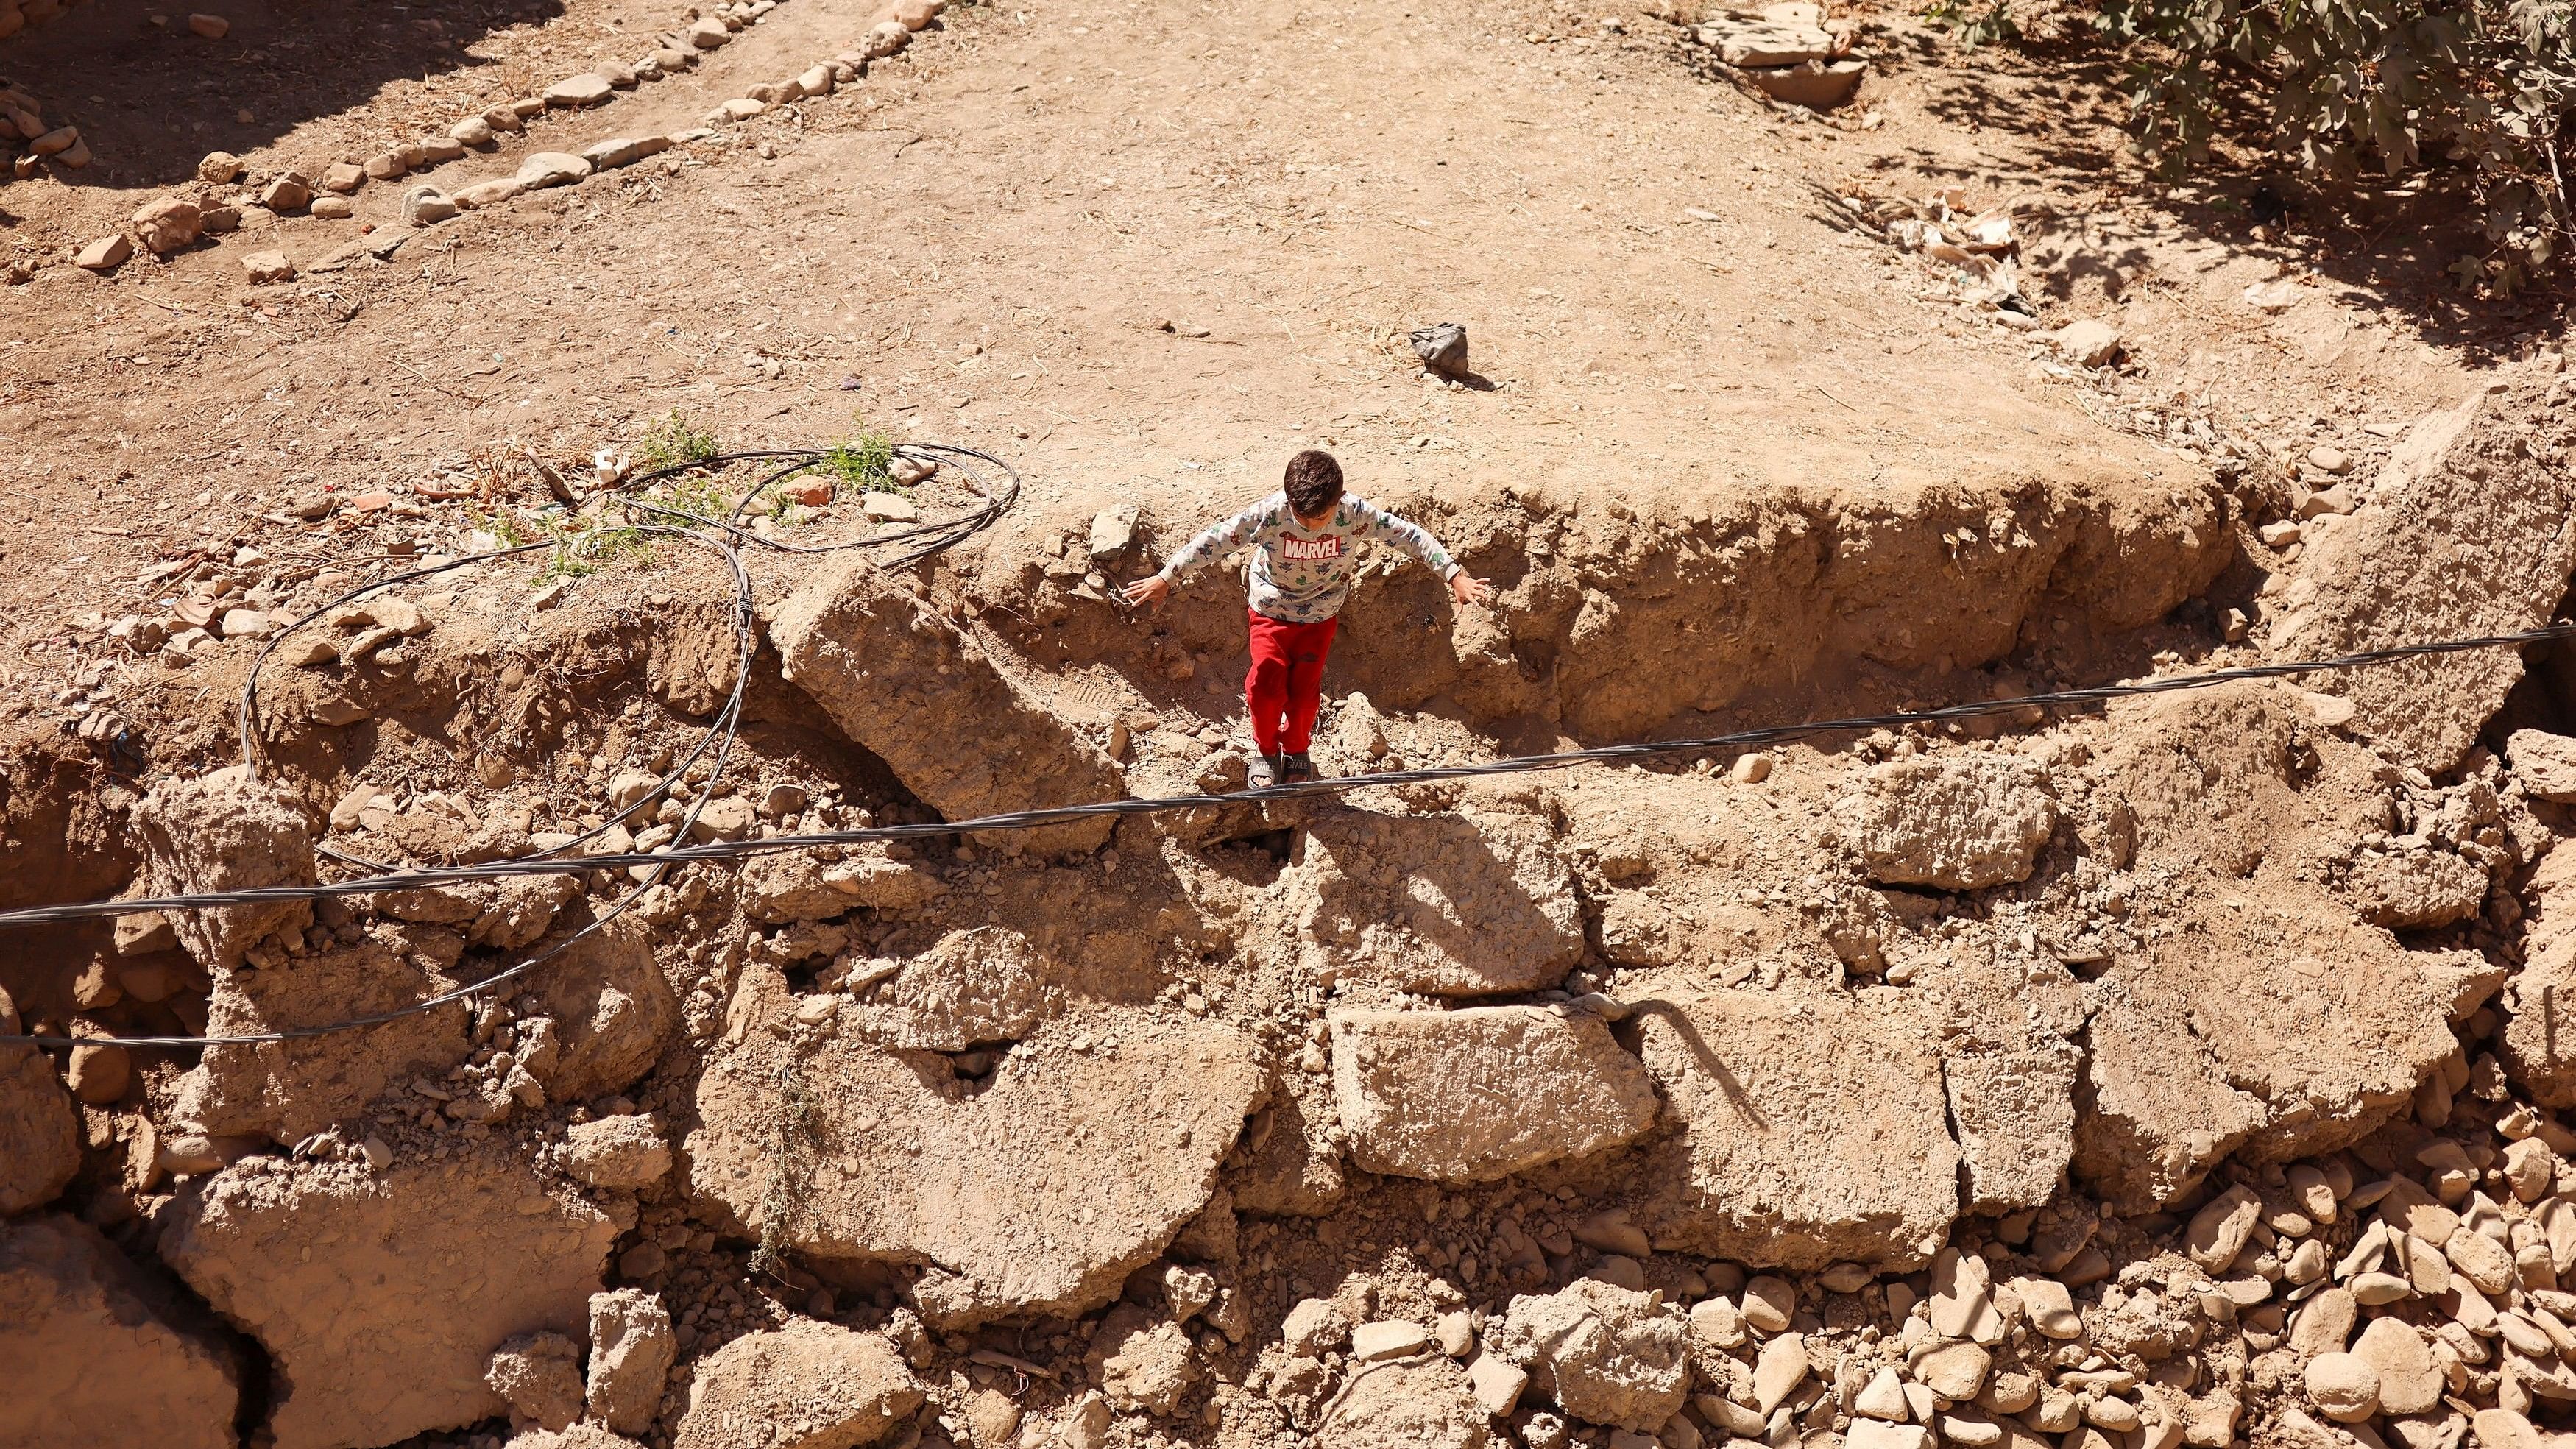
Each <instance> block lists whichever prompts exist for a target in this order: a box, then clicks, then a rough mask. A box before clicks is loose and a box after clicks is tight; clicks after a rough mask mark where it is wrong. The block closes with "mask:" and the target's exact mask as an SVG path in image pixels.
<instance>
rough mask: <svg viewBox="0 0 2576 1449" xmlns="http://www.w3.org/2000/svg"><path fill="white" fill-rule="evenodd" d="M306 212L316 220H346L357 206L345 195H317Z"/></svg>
mask: <svg viewBox="0 0 2576 1449" xmlns="http://www.w3.org/2000/svg"><path fill="white" fill-rule="evenodd" d="M306 214H307V215H309V216H311V217H313V218H314V219H315V220H316V221H347V220H348V219H349V218H351V217H353V216H356V215H357V214H358V208H357V206H356V204H355V203H353V202H351V201H350V200H349V198H347V197H345V196H317V197H315V198H314V199H313V205H312V206H311V207H310V208H308V209H307V212H306ZM315 265H316V266H319V265H320V263H318V262H317V263H315Z"/></svg>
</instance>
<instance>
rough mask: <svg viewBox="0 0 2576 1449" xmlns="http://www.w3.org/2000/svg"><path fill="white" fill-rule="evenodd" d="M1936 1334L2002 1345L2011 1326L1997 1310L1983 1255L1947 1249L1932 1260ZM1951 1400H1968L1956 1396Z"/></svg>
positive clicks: (1932, 1298)
mask: <svg viewBox="0 0 2576 1449" xmlns="http://www.w3.org/2000/svg"><path fill="white" fill-rule="evenodd" d="M1930 1309H1931V1322H1932V1331H1933V1332H1934V1333H1937V1334H1939V1335H1941V1336H1942V1337H1943V1338H1965V1339H1973V1340H1975V1341H1976V1342H1978V1343H2001V1342H2003V1338H2004V1331H2005V1329H2006V1328H2007V1327H2008V1325H2007V1324H2006V1323H2005V1322H2004V1315H2003V1313H2002V1312H2001V1311H2000V1310H1998V1309H1997V1308H1996V1307H1995V1298H1994V1277H1993V1274H1992V1270H1991V1269H1989V1268H1988V1267H1987V1265H1986V1260H1985V1258H1984V1257H1982V1256H1981V1255H1979V1254H1975V1253H1962V1252H1960V1251H1959V1250H1958V1249H1956V1248H1943V1249H1942V1250H1941V1252H1940V1254H1939V1255H1938V1256H1936V1257H1935V1258H1933V1260H1932V1297H1931V1300H1930ZM1950 1397H1951V1398H1964V1397H1966V1396H1965V1395H1962V1394H1952V1395H1950Z"/></svg>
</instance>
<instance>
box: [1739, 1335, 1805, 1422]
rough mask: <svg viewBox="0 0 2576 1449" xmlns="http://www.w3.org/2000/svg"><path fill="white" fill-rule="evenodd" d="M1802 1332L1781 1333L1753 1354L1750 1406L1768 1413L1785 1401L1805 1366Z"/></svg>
mask: <svg viewBox="0 0 2576 1449" xmlns="http://www.w3.org/2000/svg"><path fill="white" fill-rule="evenodd" d="M1811 1367H1812V1365H1810V1364H1809V1363H1808V1361H1807V1339H1806V1335H1804V1334H1800V1333H1784V1334H1781V1335H1780V1336H1779V1337H1777V1338H1774V1339H1772V1340H1771V1341H1770V1342H1768V1343H1765V1344H1764V1345H1762V1348H1761V1351H1760V1352H1758V1353H1756V1354H1755V1355H1754V1356H1753V1407H1754V1408H1755V1409H1757V1410H1758V1411H1760V1412H1761V1413H1763V1414H1765V1415H1768V1414H1769V1413H1770V1412H1771V1411H1772V1410H1774V1409H1776V1408H1778V1407H1780V1405H1781V1404H1783V1403H1785V1402H1787V1401H1788V1398H1789V1395H1790V1394H1791V1393H1793V1392H1795V1391H1796V1389H1797V1387H1798V1385H1800V1384H1802V1383H1804V1382H1806V1380H1807V1373H1808V1370H1809V1369H1810V1368H1811Z"/></svg>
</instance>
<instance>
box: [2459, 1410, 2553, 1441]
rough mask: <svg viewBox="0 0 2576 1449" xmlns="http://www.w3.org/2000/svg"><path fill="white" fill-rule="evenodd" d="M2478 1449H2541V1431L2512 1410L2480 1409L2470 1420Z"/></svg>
mask: <svg viewBox="0 0 2576 1449" xmlns="http://www.w3.org/2000/svg"><path fill="white" fill-rule="evenodd" d="M2470 1431H2471V1433H2473V1434H2474V1435H2475V1436H2476V1443H2477V1449H2541V1445H2542V1443H2543V1440H2542V1439H2541V1437H2540V1431H2539V1430H2538V1429H2535V1428H2533V1427H2532V1424H2531V1420H2529V1419H2528V1418H2525V1417H2524V1416H2522V1415H2521V1414H2518V1413H2515V1412H2514V1411H2513V1410H2511V1409H2480V1410H2478V1412H2477V1416H2476V1417H2475V1418H2474V1419H2472V1420H2470Z"/></svg>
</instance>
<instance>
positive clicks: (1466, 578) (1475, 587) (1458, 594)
mask: <svg viewBox="0 0 2576 1449" xmlns="http://www.w3.org/2000/svg"><path fill="white" fill-rule="evenodd" d="M1449 597H1451V598H1453V599H1456V600H1457V601H1458V602H1459V603H1461V604H1486V603H1491V602H1493V598H1494V586H1493V585H1492V584H1489V583H1486V582H1485V581H1484V580H1483V579H1480V578H1477V577H1475V576H1474V575H1472V574H1470V573H1468V572H1467V571H1466V570H1465V569H1460V570H1458V572H1456V573H1454V574H1451V575H1450V576H1449Z"/></svg>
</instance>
